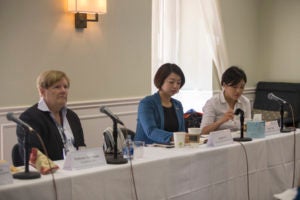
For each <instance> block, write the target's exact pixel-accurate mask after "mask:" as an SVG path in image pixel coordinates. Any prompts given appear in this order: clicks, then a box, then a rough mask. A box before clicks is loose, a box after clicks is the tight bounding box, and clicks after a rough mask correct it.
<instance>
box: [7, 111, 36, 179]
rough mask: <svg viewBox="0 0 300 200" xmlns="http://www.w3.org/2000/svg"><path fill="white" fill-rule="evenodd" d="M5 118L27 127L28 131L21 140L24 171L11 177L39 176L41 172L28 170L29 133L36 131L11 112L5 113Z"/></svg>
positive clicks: (27, 177) (34, 177)
mask: <svg viewBox="0 0 300 200" xmlns="http://www.w3.org/2000/svg"><path fill="white" fill-rule="evenodd" d="M6 118H7V120H9V121H13V122H15V123H16V124H18V125H19V126H21V127H23V128H25V129H27V130H28V131H29V132H27V131H25V134H24V140H23V144H24V147H23V148H24V166H25V169H24V172H18V173H15V174H13V178H16V179H36V178H40V177H41V174H40V173H39V172H32V171H29V156H30V146H29V143H30V141H29V133H37V132H36V131H35V130H34V129H33V128H32V127H31V126H29V125H28V124H27V123H25V122H23V121H22V120H21V119H19V118H17V117H15V116H14V114H13V113H7V114H6Z"/></svg>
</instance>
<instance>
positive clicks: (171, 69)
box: [154, 63, 185, 89]
mask: <svg viewBox="0 0 300 200" xmlns="http://www.w3.org/2000/svg"><path fill="white" fill-rule="evenodd" d="M171 73H175V74H177V75H178V76H180V79H181V84H180V88H181V87H182V86H183V85H184V83H185V77H184V74H183V72H182V70H181V69H180V67H179V66H178V65H176V64H173V63H165V64H163V65H162V66H160V67H159V69H158V70H157V72H156V74H155V76H154V85H155V86H156V88H157V89H160V88H161V86H162V85H163V84H164V81H165V79H166V78H167V77H168V76H169V75H170V74H171Z"/></svg>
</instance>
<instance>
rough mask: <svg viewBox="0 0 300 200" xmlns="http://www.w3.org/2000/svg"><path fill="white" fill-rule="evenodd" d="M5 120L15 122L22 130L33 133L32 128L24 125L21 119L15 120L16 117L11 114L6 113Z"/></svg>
mask: <svg viewBox="0 0 300 200" xmlns="http://www.w3.org/2000/svg"><path fill="white" fill-rule="evenodd" d="M6 118H7V120H9V121H13V122H15V123H16V124H18V125H20V126H22V127H23V128H26V129H28V130H29V132H33V128H32V127H31V126H29V125H28V124H27V123H25V122H24V121H22V120H21V119H19V118H16V117H15V116H14V114H13V113H7V114H6Z"/></svg>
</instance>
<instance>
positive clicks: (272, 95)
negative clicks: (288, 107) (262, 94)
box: [268, 92, 288, 104]
mask: <svg viewBox="0 0 300 200" xmlns="http://www.w3.org/2000/svg"><path fill="white" fill-rule="evenodd" d="M268 99H269V100H274V101H279V102H281V103H283V104H287V103H288V102H286V101H285V100H283V99H281V98H279V97H278V96H276V95H275V94H273V93H272V92H270V93H269V94H268Z"/></svg>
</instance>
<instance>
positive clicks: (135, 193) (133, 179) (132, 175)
mask: <svg viewBox="0 0 300 200" xmlns="http://www.w3.org/2000/svg"><path fill="white" fill-rule="evenodd" d="M124 128H125V131H126V136H128V129H127V128H126V127H125V126H124ZM132 142H133V141H132ZM127 145H128V146H127V148H128V150H127V153H128V160H129V164H130V175H131V181H132V185H133V190H134V197H135V199H136V200H138V195H137V191H136V184H135V178H134V173H133V166H132V159H133V156H134V152H133V155H132V158H131V155H130V146H129V144H127Z"/></svg>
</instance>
